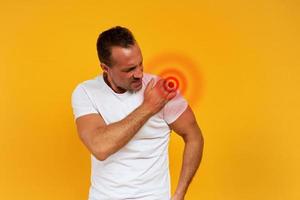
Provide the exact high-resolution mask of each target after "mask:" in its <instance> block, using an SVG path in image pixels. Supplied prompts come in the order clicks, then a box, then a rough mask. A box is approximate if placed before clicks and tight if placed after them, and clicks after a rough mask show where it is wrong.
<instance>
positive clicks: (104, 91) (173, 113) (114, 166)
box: [72, 73, 188, 200]
mask: <svg viewBox="0 0 300 200" xmlns="http://www.w3.org/2000/svg"><path fill="white" fill-rule="evenodd" d="M151 78H155V79H156V80H157V77H156V76H154V75H150V74H146V73H144V76H143V87H142V89H140V90H139V91H137V92H129V91H127V92H125V93H122V94H117V93H115V92H114V91H113V90H112V89H111V88H110V87H109V86H108V85H107V84H106V83H105V82H104V79H103V75H102V74H101V75H99V76H97V77H95V78H94V79H91V80H87V81H84V82H82V83H80V84H79V85H78V86H77V87H76V88H75V90H74V91H73V94H72V107H73V112H74V116H75V119H76V118H78V117H80V116H83V115H86V114H91V113H98V114H100V115H101V116H102V118H103V119H104V121H105V123H106V124H107V125H109V124H110V123H113V122H117V121H120V120H122V119H123V118H125V117H126V116H127V115H128V114H130V113H131V112H132V111H133V110H134V109H136V108H137V107H138V106H140V105H141V104H142V102H143V98H144V96H143V94H144V90H145V88H146V85H147V83H148V82H149V81H150V80H151ZM187 105H188V104H187V102H186V100H185V99H184V98H183V97H182V96H181V95H180V94H179V93H177V95H176V97H175V98H173V99H172V100H171V101H169V102H168V103H167V104H166V105H165V106H164V108H163V109H162V110H161V111H160V112H158V113H157V114H155V115H154V116H152V117H151V118H150V119H149V120H148V121H147V122H146V123H145V124H144V126H142V128H141V129H140V130H139V131H138V132H137V133H136V134H135V136H134V137H133V138H132V139H131V140H130V141H129V142H128V143H127V144H126V145H125V146H123V147H122V148H121V149H120V150H119V151H117V152H115V153H114V154H112V155H110V156H109V157H108V158H107V159H106V160H104V161H100V160H98V159H97V158H95V157H94V156H93V155H92V154H91V162H92V169H91V186H90V190H89V200H129V199H131V200H132V199H135V200H168V199H170V196H171V195H170V175H169V158H168V145H169V136H170V128H169V126H168V124H170V123H172V122H174V121H175V120H176V119H177V118H178V117H179V116H180V115H181V114H182V113H183V112H184V110H185V109H186V108H187Z"/></svg>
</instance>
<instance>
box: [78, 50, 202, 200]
mask: <svg viewBox="0 0 300 200" xmlns="http://www.w3.org/2000/svg"><path fill="white" fill-rule="evenodd" d="M111 51H112V54H111V60H112V63H113V65H112V66H107V65H106V64H104V63H101V67H102V69H103V71H104V74H106V78H105V80H106V83H107V84H108V85H109V86H110V87H111V88H112V89H113V90H114V91H115V92H116V93H124V92H126V91H130V92H135V91H138V90H140V89H141V88H142V82H141V80H142V77H143V57H142V53H141V50H140V48H139V46H138V44H134V45H132V46H130V47H129V48H122V47H117V46H116V47H112V49H111ZM163 84H164V80H163V79H160V80H159V81H158V82H157V83H156V84H155V83H154V80H151V81H150V82H149V83H148V85H147V86H146V89H145V91H144V100H143V103H142V104H141V105H140V106H139V107H138V108H136V109H135V110H134V111H133V112H132V113H130V114H129V115H128V116H127V117H125V118H124V119H122V120H120V121H118V122H115V123H111V124H109V125H106V124H105V122H104V120H103V118H102V117H101V115H99V114H88V115H84V116H81V117H79V118H77V119H76V125H77V131H78V134H79V137H80V139H81V141H82V142H83V143H84V145H85V146H86V147H87V148H88V150H89V151H90V152H91V153H92V154H93V155H94V156H95V157H96V158H97V159H98V160H105V159H106V158H107V157H109V156H110V155H111V154H113V153H115V152H117V151H118V150H119V149H121V148H122V147H123V146H124V145H126V144H127V143H128V142H129V141H130V140H131V139H132V137H133V136H134V135H135V134H136V133H137V132H138V130H139V129H140V128H141V127H142V126H143V125H144V124H145V123H146V122H147V120H148V119H149V118H150V117H151V116H153V115H154V114H155V113H157V112H159V111H160V110H161V109H162V108H163V107H164V106H165V104H166V103H167V102H168V101H170V100H171V99H172V98H174V97H175V95H176V91H167V90H165V88H164V86H163ZM169 126H170V128H171V129H172V130H174V131H175V132H176V133H177V134H179V135H180V136H181V137H182V138H183V140H184V142H185V148H184V152H183V162H182V167H181V172H180V178H179V182H178V185H177V188H176V191H175V193H174V195H173V196H172V200H183V199H184V196H185V194H186V192H187V190H188V187H189V184H190V182H191V181H192V178H193V176H194V175H195V173H196V171H197V169H198V167H199V165H200V162H201V159H202V152H203V144H204V140H203V136H202V133H201V130H200V128H199V126H198V124H197V122H196V119H195V116H194V114H193V111H192V109H191V108H190V107H188V108H187V109H186V110H185V111H184V112H183V114H182V115H181V116H180V117H179V118H178V119H177V120H175V122H173V123H172V124H169Z"/></svg>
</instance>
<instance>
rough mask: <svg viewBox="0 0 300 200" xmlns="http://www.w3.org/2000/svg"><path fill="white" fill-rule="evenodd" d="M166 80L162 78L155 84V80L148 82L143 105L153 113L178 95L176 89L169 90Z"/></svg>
mask: <svg viewBox="0 0 300 200" xmlns="http://www.w3.org/2000/svg"><path fill="white" fill-rule="evenodd" d="M164 83H165V80H164V79H160V80H159V81H158V82H157V83H156V84H155V86H154V80H153V79H151V81H150V82H149V83H148V84H147V87H146V89H145V91H144V102H143V105H144V106H146V107H147V109H149V110H150V111H151V113H152V114H155V113H157V112H158V111H160V110H161V109H162V108H163V107H164V105H165V104H166V103H167V102H168V101H170V100H171V99H172V98H174V97H175V96H176V91H168V90H166V89H165V87H164Z"/></svg>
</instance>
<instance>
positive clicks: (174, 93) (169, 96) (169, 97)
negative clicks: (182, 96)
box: [166, 91, 177, 101]
mask: <svg viewBox="0 0 300 200" xmlns="http://www.w3.org/2000/svg"><path fill="white" fill-rule="evenodd" d="M176 95H177V92H176V91H172V92H170V93H169V94H168V95H167V97H166V99H167V100H168V101H169V100H171V99H173V98H174V97H175V96H176Z"/></svg>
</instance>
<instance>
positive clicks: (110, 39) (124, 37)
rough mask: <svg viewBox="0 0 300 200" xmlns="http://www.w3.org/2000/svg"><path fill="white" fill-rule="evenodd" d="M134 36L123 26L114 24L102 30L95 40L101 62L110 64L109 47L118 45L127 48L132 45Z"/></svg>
mask: <svg viewBox="0 0 300 200" xmlns="http://www.w3.org/2000/svg"><path fill="white" fill-rule="evenodd" d="M134 43H135V38H134V36H133V34H132V33H131V31H130V30H129V29H127V28H125V27H121V26H116V27H113V28H110V29H108V30H106V31H104V32H102V33H101V34H100V35H99V37H98V40H97V53H98V58H99V60H100V62H101V63H104V64H106V65H107V66H109V67H110V66H111V65H112V64H113V63H112V60H111V48H112V47H113V46H119V47H124V48H128V47H129V46H131V45H134Z"/></svg>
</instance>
